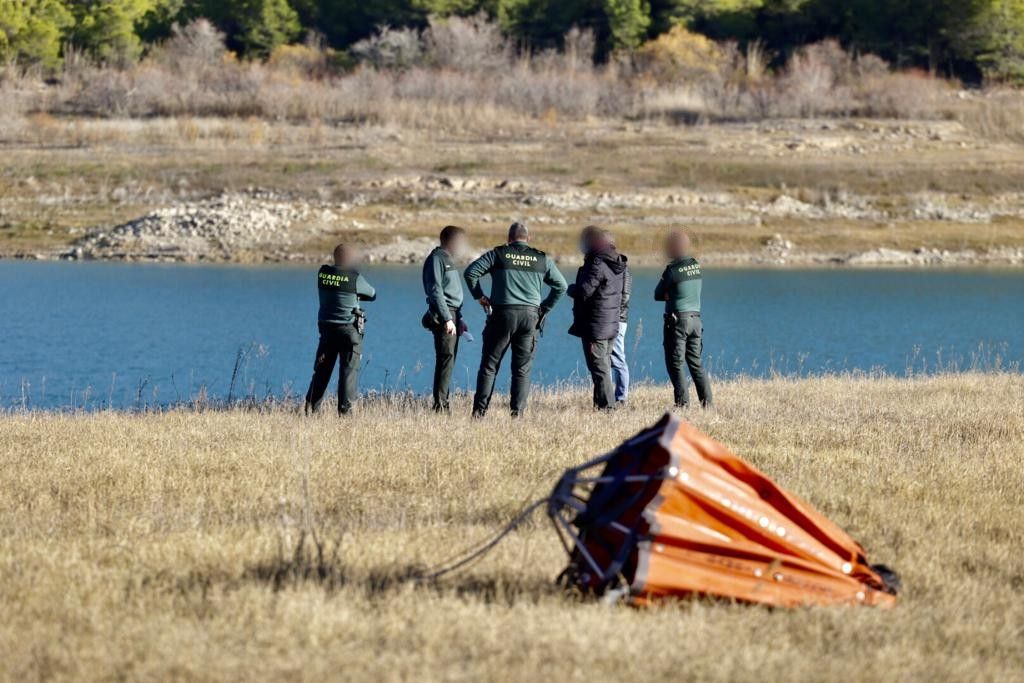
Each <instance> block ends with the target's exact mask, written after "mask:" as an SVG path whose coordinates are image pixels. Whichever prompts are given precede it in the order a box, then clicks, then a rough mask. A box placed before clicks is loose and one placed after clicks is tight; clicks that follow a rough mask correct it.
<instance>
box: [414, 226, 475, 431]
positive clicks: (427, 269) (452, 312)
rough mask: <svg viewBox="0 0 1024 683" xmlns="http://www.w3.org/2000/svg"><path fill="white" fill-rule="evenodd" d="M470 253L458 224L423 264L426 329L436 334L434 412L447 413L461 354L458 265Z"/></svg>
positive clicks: (462, 325)
mask: <svg viewBox="0 0 1024 683" xmlns="http://www.w3.org/2000/svg"><path fill="white" fill-rule="evenodd" d="M465 250H466V231H465V230H463V229H462V228H459V227H456V226H454V225H449V226H447V227H446V228H445V229H444V230H442V231H441V244H440V246H438V247H437V248H435V249H434V250H433V251H432V252H430V255H429V256H428V257H427V260H426V261H424V262H423V291H424V292H425V293H426V295H427V308H428V310H427V315H426V316H425V317H424V319H423V324H424V327H426V328H427V329H429V330H430V331H431V332H432V333H433V335H434V390H433V396H434V411H435V412H438V413H447V412H449V410H450V407H449V403H448V400H449V394H450V391H451V383H452V371H453V370H454V369H455V359H456V357H457V356H458V354H459V337H461V336H462V334H463V333H464V332H465V331H466V323H465V322H463V320H462V278H461V277H460V275H459V269H458V267H457V266H456V265H455V261H456V259H459V258H461V257H462V255H463V253H464V252H465Z"/></svg>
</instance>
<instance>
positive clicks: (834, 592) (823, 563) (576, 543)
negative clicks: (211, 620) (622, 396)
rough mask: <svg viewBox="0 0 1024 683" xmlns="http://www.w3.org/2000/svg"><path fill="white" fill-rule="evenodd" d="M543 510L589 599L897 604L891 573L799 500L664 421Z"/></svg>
mask: <svg viewBox="0 0 1024 683" xmlns="http://www.w3.org/2000/svg"><path fill="white" fill-rule="evenodd" d="M548 515H549V516H550V517H551V520H552V521H553V523H554V524H555V527H556V529H557V530H558V532H559V537H560V538H561V539H562V543H563V545H564V546H565V548H566V550H567V552H568V553H569V558H570V562H569V566H568V567H567V568H566V570H565V571H564V572H563V574H562V580H563V581H564V582H565V583H566V584H567V585H569V586H572V587H575V588H577V589H579V590H581V591H583V592H585V593H588V594H597V595H602V596H606V597H608V598H612V597H617V596H622V595H626V596H628V597H629V599H630V600H632V601H633V602H635V603H637V604H644V603H647V602H649V601H651V600H655V599H658V598H665V597H686V596H696V595H700V596H716V597H722V598H728V599H734V600H738V601H742V602H750V603H762V604H766V605H773V606H778V607H798V606H803V605H880V606H891V605H894V604H895V602H896V597H895V595H896V592H897V590H898V588H899V579H898V577H897V576H896V575H895V574H894V573H893V572H892V571H890V570H889V569H887V568H885V567H883V566H871V565H869V564H868V561H867V559H866V557H865V553H864V549H863V548H861V547H860V545H858V544H857V543H856V541H854V540H853V539H852V538H850V537H849V536H848V535H847V534H846V533H845V532H844V531H843V530H842V529H840V528H839V527H838V526H836V525H835V524H833V523H832V522H831V521H829V520H828V519H826V518H825V517H824V516H823V515H821V514H820V513H819V512H817V511H816V510H815V509H814V508H812V507H811V506H810V505H809V504H808V503H807V502H805V501H803V500H801V499H800V498H798V497H796V496H794V495H793V494H791V493H789V492H787V491H785V490H784V489H783V488H782V487H780V486H779V485H777V484H776V483H775V482H773V481H772V480H771V479H769V478H768V477H767V476H765V475H764V474H762V473H761V472H759V471H758V470H757V469H755V468H754V467H752V466H751V465H749V464H748V463H746V462H744V461H743V460H742V459H740V458H738V457H737V456H735V455H733V454H732V453H730V452H729V451H728V449H726V448H725V447H724V446H723V445H722V444H720V443H718V442H716V441H714V440H713V439H711V438H709V437H707V436H705V435H704V434H702V433H701V432H699V431H698V430H697V429H696V428H695V427H693V426H692V425H690V424H687V423H685V422H681V421H680V420H678V419H677V418H674V417H671V416H666V417H665V418H663V419H662V420H661V422H659V423H658V424H657V425H656V426H654V427H653V428H651V429H649V430H647V431H645V432H642V433H640V434H638V435H637V436H636V437H634V438H632V439H630V440H629V441H627V442H625V443H624V444H622V445H621V446H620V447H619V448H618V449H616V450H615V451H614V452H613V453H610V454H608V455H606V456H603V457H600V458H597V459H595V460H593V461H591V462H589V463H586V464H585V465H583V466H581V467H578V468H574V469H571V470H568V471H567V472H566V473H565V475H564V476H563V477H562V479H561V480H560V481H559V483H558V485H557V486H556V487H555V490H554V492H553V495H552V497H551V499H550V500H549V502H548Z"/></svg>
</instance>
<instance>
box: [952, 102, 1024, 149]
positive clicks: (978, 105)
mask: <svg viewBox="0 0 1024 683" xmlns="http://www.w3.org/2000/svg"><path fill="white" fill-rule="evenodd" d="M958 118H959V119H960V121H961V122H962V123H963V124H964V126H965V127H966V128H967V129H968V130H970V131H971V132H972V133H974V134H975V135H977V136H978V137H981V138H984V139H986V140H995V141H997V142H1016V143H1024V94H1022V93H1020V92H1019V91H1017V90H997V91H993V92H991V93H987V94H985V95H983V96H981V97H979V98H976V99H973V100H971V101H969V103H968V104H967V105H966V106H963V107H961V109H960V111H959V114H958Z"/></svg>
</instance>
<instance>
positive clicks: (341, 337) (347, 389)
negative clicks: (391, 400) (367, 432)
mask: <svg viewBox="0 0 1024 683" xmlns="http://www.w3.org/2000/svg"><path fill="white" fill-rule="evenodd" d="M360 260H361V257H360V255H359V253H358V252H357V251H356V250H355V249H353V248H351V247H346V246H345V245H344V244H339V245H338V246H337V247H335V248H334V265H333V266H321V268H320V272H319V273H318V274H317V291H318V293H319V295H320V312H319V314H318V316H317V326H318V327H319V329H320V344H319V345H318V346H317V349H316V360H315V362H314V364H313V379H312V381H311V382H310V384H309V391H307V392H306V412H307V414H308V413H315V412H316V411H317V410H319V409H320V403H321V402H322V401H323V398H324V393H326V391H327V386H328V385H329V384H330V383H331V375H333V374H334V365H335V363H336V362H338V361H339V359H340V370H339V377H338V414H339V415H346V414H348V413H349V412H351V410H352V402H353V401H355V400H356V398H357V395H358V392H359V364H360V361H361V360H362V353H363V334H364V332H365V322H366V318H365V315H364V314H363V311H362V309H361V308H360V306H359V302H360V301H374V300H376V298H377V293H376V291H375V290H374V289H373V287H371V286H370V283H369V282H367V281H366V279H365V278H364V277H363V276H362V275H360V274H359V271H358V270H356V266H358V265H359V262H360Z"/></svg>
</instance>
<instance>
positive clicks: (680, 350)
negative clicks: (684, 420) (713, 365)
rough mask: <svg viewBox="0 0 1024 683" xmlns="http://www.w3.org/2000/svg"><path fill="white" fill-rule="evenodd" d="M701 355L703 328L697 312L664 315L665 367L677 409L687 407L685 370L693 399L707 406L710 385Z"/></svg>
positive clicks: (709, 397) (709, 396)
mask: <svg viewBox="0 0 1024 683" xmlns="http://www.w3.org/2000/svg"><path fill="white" fill-rule="evenodd" d="M703 352H704V326H703V325H702V323H701V319H700V313H670V314H667V315H666V316H665V368H666V369H667V370H668V376H669V379H671V380H672V389H673V392H674V394H675V403H676V405H677V406H680V407H684V408H685V407H686V406H688V405H689V404H690V388H689V386H688V382H687V377H686V371H687V369H689V371H690V375H691V376H692V377H693V384H694V386H696V388H697V398H698V399H700V404H701V405H702V406H704V407H707V406H710V405H711V384H710V383H709V382H708V376H707V373H706V372H705V371H704V365H703V363H702V361H701V354H702V353H703Z"/></svg>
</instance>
